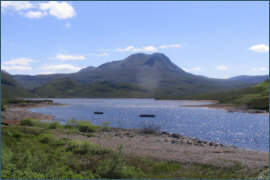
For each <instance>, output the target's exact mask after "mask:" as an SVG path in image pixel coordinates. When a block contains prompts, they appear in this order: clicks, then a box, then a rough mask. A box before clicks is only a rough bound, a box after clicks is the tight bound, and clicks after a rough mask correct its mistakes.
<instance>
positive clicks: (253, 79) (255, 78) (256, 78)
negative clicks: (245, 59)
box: [230, 74, 269, 83]
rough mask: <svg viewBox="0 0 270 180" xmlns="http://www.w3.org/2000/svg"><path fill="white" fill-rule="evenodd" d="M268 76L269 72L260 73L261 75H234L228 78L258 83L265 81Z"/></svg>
mask: <svg viewBox="0 0 270 180" xmlns="http://www.w3.org/2000/svg"><path fill="white" fill-rule="evenodd" d="M268 78H269V74H267V75H261V76H245V75H242V76H235V77H232V78H230V80H237V81H242V82H249V83H260V82H263V81H265V80H266V79H268Z"/></svg>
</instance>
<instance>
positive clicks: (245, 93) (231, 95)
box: [193, 79, 269, 110]
mask: <svg viewBox="0 0 270 180" xmlns="http://www.w3.org/2000/svg"><path fill="white" fill-rule="evenodd" d="M193 99H208V100H219V102H220V103H224V104H234V105H237V106H247V107H249V108H254V109H262V110H268V109H269V79H267V80H265V81H264V82H262V83H260V84H257V85H256V86H252V87H249V88H245V89H239V90H234V91H227V92H221V93H215V94H207V95H201V96H197V97H193Z"/></svg>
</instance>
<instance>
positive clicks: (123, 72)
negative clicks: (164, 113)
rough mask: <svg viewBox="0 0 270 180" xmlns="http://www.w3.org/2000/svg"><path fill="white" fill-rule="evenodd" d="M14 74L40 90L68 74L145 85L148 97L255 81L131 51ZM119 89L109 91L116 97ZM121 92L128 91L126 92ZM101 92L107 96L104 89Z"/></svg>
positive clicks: (90, 80)
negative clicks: (65, 69)
mask: <svg viewBox="0 0 270 180" xmlns="http://www.w3.org/2000/svg"><path fill="white" fill-rule="evenodd" d="M14 78H15V79H16V80H17V81H18V82H22V83H21V85H22V86H24V87H25V88H27V89H30V90H33V89H34V88H35V89H37V88H38V89H39V90H41V89H42V88H44V85H46V84H47V83H50V82H53V81H54V83H53V84H54V85H56V84H55V82H58V81H55V80H59V79H63V78H69V79H72V80H75V81H76V82H78V83H81V84H79V86H82V83H83V84H91V83H98V84H99V83H101V82H110V83H126V84H129V85H130V86H135V87H139V88H141V89H144V91H147V92H151V96H150V97H163V98H168V97H180V96H181V97H184V96H190V95H197V94H205V93H212V92H218V91H223V90H232V89H237V88H244V87H248V86H250V85H254V83H247V82H240V81H236V80H226V79H212V78H207V77H203V76H197V75H193V74H191V73H187V72H185V71H184V70H182V69H181V68H179V67H178V66H176V65H175V64H174V63H173V62H172V61H171V60H170V59H169V58H168V57H167V56H165V55H164V54H161V53H154V54H143V53H137V54H132V55H130V56H128V57H127V58H125V59H123V60H119V61H112V62H109V63H105V64H102V65H100V66H99V67H91V66H90V67H87V68H85V69H82V70H81V71H79V72H77V73H71V74H51V75H36V76H28V75H15V76H14ZM60 82H61V81H60ZM51 85H52V84H51ZM77 85H78V84H77ZM83 86H84V85H83ZM89 87H90V86H89ZM91 87H92V86H91ZM79 89H80V88H79ZM89 92H91V91H89ZM120 93H122V92H119V93H112V94H114V95H115V96H116V97H119V96H120ZM80 94H83V93H80ZM112 94H110V95H109V96H111V95H112ZM124 94H125V95H127V94H128V93H124ZM139 94H141V95H142V96H140V97H145V96H147V97H149V94H146V95H145V93H143V94H142V93H138V94H137V95H139ZM103 95H104V96H106V97H107V94H106V93H104V94H103ZM129 95H132V96H131V97H137V95H136V96H133V93H131V94H130V93H129ZM76 96H77V95H76ZM88 96H90V95H88Z"/></svg>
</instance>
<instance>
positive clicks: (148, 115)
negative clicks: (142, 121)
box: [140, 114, 155, 117]
mask: <svg viewBox="0 0 270 180" xmlns="http://www.w3.org/2000/svg"><path fill="white" fill-rule="evenodd" d="M140 117H155V115H154V114H140Z"/></svg>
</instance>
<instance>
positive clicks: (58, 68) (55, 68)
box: [40, 64, 81, 73]
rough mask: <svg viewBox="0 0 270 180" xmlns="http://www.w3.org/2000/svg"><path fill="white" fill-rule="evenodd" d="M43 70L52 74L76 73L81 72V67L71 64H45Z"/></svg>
mask: <svg viewBox="0 0 270 180" xmlns="http://www.w3.org/2000/svg"><path fill="white" fill-rule="evenodd" d="M40 69H41V70H43V71H47V72H52V73H59V72H76V71H79V70H81V68H80V67H77V66H73V65H71V64H57V65H48V64H43V65H42V66H41V67H40Z"/></svg>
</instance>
